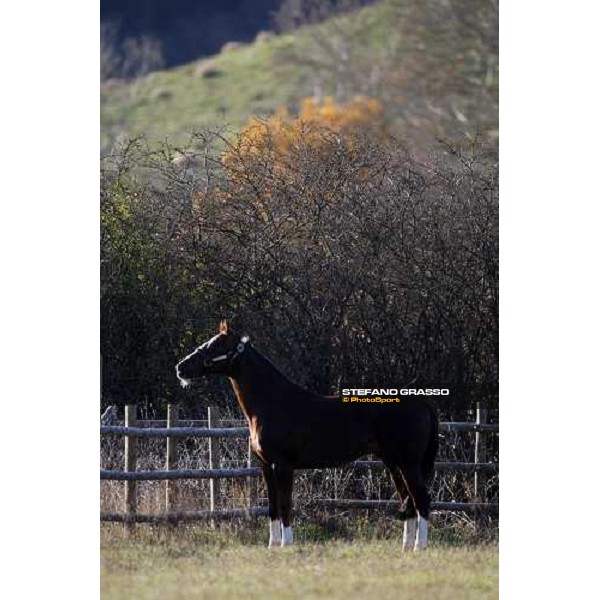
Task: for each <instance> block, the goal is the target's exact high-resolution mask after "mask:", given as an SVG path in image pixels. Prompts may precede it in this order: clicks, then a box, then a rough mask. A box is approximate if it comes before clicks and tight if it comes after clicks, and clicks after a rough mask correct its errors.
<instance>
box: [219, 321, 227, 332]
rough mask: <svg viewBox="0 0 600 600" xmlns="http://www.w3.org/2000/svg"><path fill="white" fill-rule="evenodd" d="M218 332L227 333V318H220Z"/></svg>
mask: <svg viewBox="0 0 600 600" xmlns="http://www.w3.org/2000/svg"><path fill="white" fill-rule="evenodd" d="M219 333H223V334H224V335H227V334H228V333H229V323H227V319H221V322H220V323H219Z"/></svg>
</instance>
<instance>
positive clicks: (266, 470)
mask: <svg viewBox="0 0 600 600" xmlns="http://www.w3.org/2000/svg"><path fill="white" fill-rule="evenodd" d="M262 472H263V477H264V479H265V484H266V486H267V496H268V497H269V548H274V547H275V548H276V547H278V546H280V545H281V519H280V515H279V504H278V503H277V486H276V483H275V475H274V472H273V465H270V464H267V463H262Z"/></svg>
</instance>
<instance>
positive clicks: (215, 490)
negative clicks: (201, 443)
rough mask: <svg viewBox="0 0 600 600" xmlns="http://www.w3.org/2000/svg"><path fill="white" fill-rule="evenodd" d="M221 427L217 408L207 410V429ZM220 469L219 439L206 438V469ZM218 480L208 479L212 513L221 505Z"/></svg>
mask: <svg viewBox="0 0 600 600" xmlns="http://www.w3.org/2000/svg"><path fill="white" fill-rule="evenodd" d="M220 426H221V418H220V415H219V409H218V408H211V407H209V408H208V427H209V429H216V428H218V427H220ZM220 467H221V453H220V448H219V438H214V437H211V438H208V468H209V469H219V468H220ZM219 484H220V481H219V479H213V478H211V479H210V510H211V511H214V510H216V509H217V508H218V506H219V505H220V504H221V486H220V485H219Z"/></svg>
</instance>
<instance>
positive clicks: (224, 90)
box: [101, 0, 498, 153]
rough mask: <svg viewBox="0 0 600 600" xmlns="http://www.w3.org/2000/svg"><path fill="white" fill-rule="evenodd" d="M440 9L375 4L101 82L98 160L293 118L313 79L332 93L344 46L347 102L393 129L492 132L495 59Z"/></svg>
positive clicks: (409, 1) (399, 0)
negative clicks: (382, 117) (373, 110)
mask: <svg viewBox="0 0 600 600" xmlns="http://www.w3.org/2000/svg"><path fill="white" fill-rule="evenodd" d="M443 6H444V5H443V3H440V2H439V0H389V1H387V2H380V3H377V4H375V5H373V6H368V7H366V8H364V9H362V10H359V11H356V12H353V13H351V14H349V15H342V16H339V17H337V18H336V19H333V20H330V21H327V22H325V23H322V24H320V25H318V26H314V27H306V28H303V29H301V30H298V31H296V32H294V33H292V34H286V35H278V36H275V37H273V38H271V39H267V40H265V41H257V42H254V43H251V44H243V45H240V46H239V47H238V48H236V49H234V50H230V51H227V52H221V53H219V54H217V55H215V56H212V57H204V58H200V59H198V60H197V61H194V62H191V63H189V64H187V65H182V66H179V67H175V68H171V69H167V70H164V71H157V72H154V73H150V74H148V75H145V76H143V77H140V78H137V79H134V80H131V81H125V80H114V79H113V80H109V81H106V82H103V84H102V86H101V122H102V127H101V146H102V149H103V153H106V152H108V151H109V149H110V148H111V147H112V145H113V144H114V143H115V141H116V140H118V139H120V138H123V137H127V136H135V135H140V134H143V135H145V136H147V138H148V139H149V140H153V141H156V140H164V139H166V138H168V139H169V141H170V142H172V143H176V144H182V143H185V142H186V141H187V140H188V138H189V134H190V132H192V131H198V130H201V129H203V128H205V127H208V128H214V127H227V128H228V129H230V130H233V131H236V130H238V129H239V128H240V127H241V126H242V125H243V124H244V123H245V122H246V121H247V120H248V118H249V117H250V116H251V115H259V116H267V115H270V114H273V113H274V112H275V111H276V109H277V108H279V107H288V108H291V109H292V112H294V111H295V110H296V109H297V105H298V103H299V102H300V101H301V99H302V98H304V97H307V96H312V95H313V93H314V84H315V81H316V80H319V81H320V82H321V83H322V85H323V86H324V91H325V93H327V94H336V90H337V78H338V77H341V75H339V73H338V72H339V61H337V60H334V59H332V57H331V55H330V50H328V46H329V45H331V46H333V47H338V46H340V45H344V44H345V45H348V46H349V48H350V50H351V60H350V61H349V64H348V65H347V66H346V67H345V68H346V70H347V71H348V73H346V75H344V82H345V85H346V87H348V91H349V93H350V92H351V93H350V95H351V96H352V95H354V94H357V93H360V94H366V95H369V96H373V97H377V98H379V99H380V100H381V101H382V103H383V105H384V107H385V109H386V114H387V117H388V119H389V120H390V122H391V123H394V124H395V126H397V127H399V128H400V131H405V129H406V128H408V129H406V132H408V133H410V132H411V131H412V133H413V134H415V132H418V131H420V130H421V129H422V128H423V127H424V126H425V124H428V127H433V129H434V130H435V131H436V132H437V134H438V135H439V134H442V133H444V132H445V133H446V134H450V133H452V132H454V131H455V130H456V129H457V128H458V130H460V131H462V130H463V129H464V128H466V129H467V130H471V129H472V130H473V131H475V130H479V129H481V130H482V131H487V130H490V131H496V130H497V89H498V81H497V75H496V70H495V69H496V67H495V66H494V65H496V64H497V55H496V53H495V52H491V53H490V49H489V48H488V47H487V46H486V45H485V44H483V43H482V40H481V39H480V37H478V36H477V35H476V34H474V32H473V30H472V28H470V27H464V24H463V23H462V22H461V21H456V20H453V19H451V18H450V15H447V14H446V13H443V14H442V13H440V14H438V11H439V10H441V8H442V7H443ZM432 19H433V21H432ZM315 40H321V41H315ZM324 40H326V42H324ZM324 43H325V46H323V44H324ZM334 58H335V57H334ZM373 65H379V67H378V68H379V69H380V71H381V72H382V73H383V72H385V77H383V78H382V79H381V81H379V83H377V84H375V83H372V84H370V83H368V81H370V79H369V78H370V76H371V75H370V72H371V68H372V67H373ZM390 65H391V66H390ZM486 65H488V67H486ZM489 65H492V66H489ZM357 81H358V82H359V83H360V85H359V83H357ZM365 82H367V83H365ZM440 115H442V116H440ZM440 119H441V121H440ZM457 119H458V120H457ZM438 121H440V123H438V124H437V125H435V126H434V124H435V123H437V122H438Z"/></svg>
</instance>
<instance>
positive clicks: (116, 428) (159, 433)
mask: <svg viewBox="0 0 600 600" xmlns="http://www.w3.org/2000/svg"><path fill="white" fill-rule="evenodd" d="M439 429H440V431H472V432H475V433H477V432H482V431H488V432H491V433H498V425H495V424H490V423H488V424H478V423H447V422H444V423H440V424H439ZM100 434H101V435H128V436H135V437H196V438H237V437H239V438H244V437H248V436H249V435H250V430H249V429H248V428H247V427H221V428H217V429H209V428H208V427H152V428H150V427H122V426H120V425H103V426H102V427H100Z"/></svg>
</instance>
